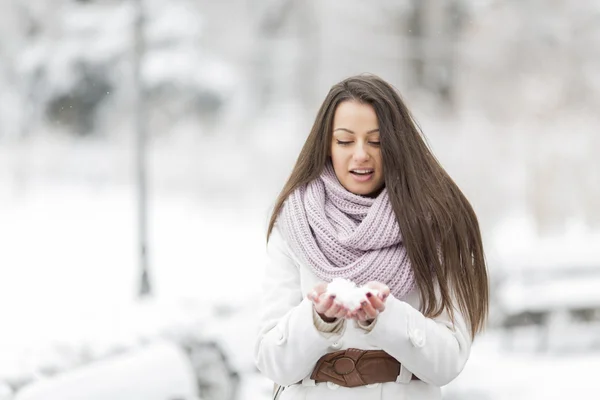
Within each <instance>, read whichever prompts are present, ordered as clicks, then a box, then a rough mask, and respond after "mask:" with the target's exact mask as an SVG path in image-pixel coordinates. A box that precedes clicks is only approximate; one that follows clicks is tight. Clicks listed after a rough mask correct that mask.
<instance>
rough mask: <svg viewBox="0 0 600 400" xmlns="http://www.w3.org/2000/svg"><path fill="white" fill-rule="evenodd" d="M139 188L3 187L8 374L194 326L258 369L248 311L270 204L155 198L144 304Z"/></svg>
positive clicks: (0, 289)
mask: <svg viewBox="0 0 600 400" xmlns="http://www.w3.org/2000/svg"><path fill="white" fill-rule="evenodd" d="M133 194H134V191H133V189H132V188H125V187H123V188H110V189H109V188H104V189H102V188H101V189H98V188H96V189H94V188H88V187H81V186H78V187H69V186H57V185H52V186H42V185H36V186H34V187H31V188H30V189H28V191H27V192H26V195H14V194H13V193H11V192H8V191H0V221H2V223H1V224H0V243H3V244H4V246H3V251H2V252H0V273H1V274H2V279H1V280H0V315H2V330H1V331H0V353H1V354H2V357H0V377H1V376H15V375H22V374H26V375H30V374H31V373H32V372H33V369H35V368H36V367H39V366H40V365H44V366H48V364H56V363H63V364H69V362H72V364H73V365H75V364H76V362H77V361H76V360H69V354H68V353H69V351H71V352H72V351H73V348H77V347H80V346H84V345H85V346H88V347H89V348H90V349H89V350H90V351H91V352H92V353H94V355H101V354H102V353H103V352H108V351H109V349H110V348H111V347H114V346H120V347H123V348H128V347H130V346H133V345H135V343H136V342H137V341H139V340H140V338H143V337H145V336H151V335H153V334H155V333H157V331H158V330H159V329H160V328H161V327H163V328H164V327H168V326H177V324H179V325H182V324H185V323H188V324H190V323H196V322H201V323H198V326H206V334H207V335H212V336H213V337H214V336H220V337H221V338H222V339H223V343H224V346H225V347H226V350H227V351H228V352H229V353H230V356H231V358H233V360H232V361H234V362H236V363H237V364H238V365H236V368H238V369H243V370H245V371H252V366H251V363H252V361H251V360H252V355H251V352H252V342H253V340H254V332H255V331H254V325H252V323H253V322H255V321H256V313H257V309H256V308H257V307H251V308H243V306H245V305H248V304H249V305H253V304H257V301H258V293H259V286H260V281H261V280H262V273H263V268H262V265H263V264H264V257H265V254H264V252H265V241H264V238H265V232H264V228H265V224H266V218H267V217H266V215H267V212H266V209H261V208H260V207H256V206H248V207H246V208H243V209H242V208H240V209H218V208H214V207H211V208H206V207H203V206H201V205H199V204H197V203H196V202H195V201H194V200H193V199H191V198H189V197H186V196H180V197H175V196H173V197H168V196H161V197H156V198H151V201H150V205H149V207H150V211H149V227H150V232H151V233H150V243H151V246H150V266H151V277H152V284H153V285H154V288H155V290H156V297H155V298H154V299H153V300H151V301H149V302H146V303H137V302H136V301H135V293H136V290H137V285H138V265H137V255H136V219H135V218H136V217H135V209H134V206H135V201H134V196H133ZM241 311H243V312H241ZM219 314H222V315H221V316H219ZM190 315H192V316H195V319H191V318H190ZM244 325H245V326H244ZM242 326H244V329H240V328H241V327H242ZM223 329H226V330H227V331H224V330H223ZM61 349H62V350H61ZM61 351H62V352H63V353H62V354H57V352H58V353H60V352H61ZM238 359H239V361H238ZM62 367H67V368H68V367H69V366H68V365H62ZM253 379H254V380H256V378H249V381H252V380H253ZM0 380H1V379H0ZM251 386H257V385H256V384H252V385H251ZM258 386H260V385H258ZM243 390H245V389H243Z"/></svg>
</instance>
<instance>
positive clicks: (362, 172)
mask: <svg viewBox="0 0 600 400" xmlns="http://www.w3.org/2000/svg"><path fill="white" fill-rule="evenodd" d="M373 172H375V170H374V169H369V168H366V169H352V170H350V173H351V174H354V175H358V176H369V175H371V174H373Z"/></svg>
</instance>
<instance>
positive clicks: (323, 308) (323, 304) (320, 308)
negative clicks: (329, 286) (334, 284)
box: [315, 295, 335, 314]
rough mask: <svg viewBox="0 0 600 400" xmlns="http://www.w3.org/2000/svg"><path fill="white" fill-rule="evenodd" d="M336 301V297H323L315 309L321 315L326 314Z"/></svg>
mask: <svg viewBox="0 0 600 400" xmlns="http://www.w3.org/2000/svg"><path fill="white" fill-rule="evenodd" d="M334 301H335V295H330V296H323V295H322V296H321V297H320V300H319V302H318V303H317V304H316V306H315V309H316V310H317V312H318V313H320V314H325V313H326V312H327V310H329V309H330V308H331V306H332V305H333V302H334Z"/></svg>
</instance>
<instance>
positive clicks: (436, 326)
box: [365, 296, 472, 386]
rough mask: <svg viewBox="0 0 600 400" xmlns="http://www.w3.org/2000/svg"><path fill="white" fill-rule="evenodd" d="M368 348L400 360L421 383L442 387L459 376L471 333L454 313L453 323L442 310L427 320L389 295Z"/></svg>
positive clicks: (457, 312)
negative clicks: (375, 348)
mask: <svg viewBox="0 0 600 400" xmlns="http://www.w3.org/2000/svg"><path fill="white" fill-rule="evenodd" d="M365 336H366V340H367V342H368V343H370V344H371V345H374V346H377V347H379V348H381V349H383V350H385V351H386V352H387V353H388V354H390V355H391V356H392V357H394V358H396V359H397V360H398V361H400V363H401V365H402V368H406V369H407V370H408V371H410V372H412V373H413V374H414V375H415V376H417V377H418V378H419V379H420V380H422V381H424V382H426V383H429V384H432V385H435V386H444V385H446V384H448V383H450V382H451V381H452V380H453V379H454V378H456V377H457V376H458V374H460V372H461V371H462V369H463V368H464V366H465V364H466V362H467V359H468V358H469V354H470V351H471V342H472V339H471V334H470V330H469V328H468V327H467V324H466V323H465V320H464V317H463V316H462V315H461V314H460V312H459V311H458V310H455V311H454V323H453V322H452V321H451V319H450V317H449V315H448V313H447V312H446V311H445V312H444V313H442V314H441V315H440V316H438V317H436V318H427V317H425V316H424V315H423V314H422V313H421V312H420V311H418V310H416V309H415V308H413V307H412V306H411V305H410V304H408V303H406V302H404V301H401V300H398V299H396V298H395V297H394V296H390V297H389V298H388V300H387V302H386V309H385V311H384V312H382V313H381V314H380V315H379V316H378V318H377V322H376V325H375V326H374V327H373V329H372V330H371V332H369V333H366V334H365Z"/></svg>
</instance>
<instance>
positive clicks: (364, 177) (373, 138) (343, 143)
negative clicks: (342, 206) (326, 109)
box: [331, 101, 384, 196]
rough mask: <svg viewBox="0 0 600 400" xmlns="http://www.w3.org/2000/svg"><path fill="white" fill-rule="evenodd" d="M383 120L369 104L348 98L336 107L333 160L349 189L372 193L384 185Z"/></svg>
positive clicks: (355, 192) (332, 149) (334, 167)
mask: <svg viewBox="0 0 600 400" xmlns="http://www.w3.org/2000/svg"><path fill="white" fill-rule="evenodd" d="M379 146H380V144H379V123H378V121H377V115H376V114H375V110H374V109H373V107H372V106H371V105H369V104H363V103H359V102H356V101H344V102H342V103H340V104H339V105H338V107H337V109H336V110H335V115H334V117H333V134H332V138H331V161H332V163H333V169H334V170H335V174H336V176H337V178H338V180H339V181H340V183H341V184H342V186H343V187H345V188H346V190H348V191H349V192H352V193H354V194H358V195H362V196H369V195H374V194H376V193H377V192H379V190H380V189H381V188H382V187H383V184H384V178H383V162H382V160H381V149H380V148H379Z"/></svg>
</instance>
